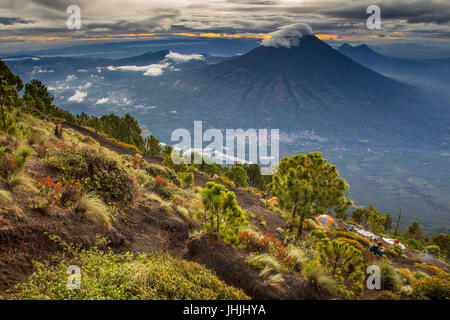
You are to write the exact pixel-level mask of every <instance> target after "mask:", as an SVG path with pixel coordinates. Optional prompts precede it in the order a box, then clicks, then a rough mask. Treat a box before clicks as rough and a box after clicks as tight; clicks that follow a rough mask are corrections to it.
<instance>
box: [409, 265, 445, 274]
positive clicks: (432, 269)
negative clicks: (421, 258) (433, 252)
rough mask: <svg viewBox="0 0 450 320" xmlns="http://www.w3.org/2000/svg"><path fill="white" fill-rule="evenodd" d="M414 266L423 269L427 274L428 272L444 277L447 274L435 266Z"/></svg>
mask: <svg viewBox="0 0 450 320" xmlns="http://www.w3.org/2000/svg"><path fill="white" fill-rule="evenodd" d="M414 266H416V267H418V268H421V269H423V270H425V271H428V272H430V273H431V274H433V275H438V276H445V275H448V274H449V273H448V272H447V271H446V270H444V269H441V268H439V267H437V266H435V265H433V264H427V263H414Z"/></svg>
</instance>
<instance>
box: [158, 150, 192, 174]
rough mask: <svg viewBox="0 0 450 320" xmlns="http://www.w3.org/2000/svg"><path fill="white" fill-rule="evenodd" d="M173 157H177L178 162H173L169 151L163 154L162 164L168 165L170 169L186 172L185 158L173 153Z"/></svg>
mask: <svg viewBox="0 0 450 320" xmlns="http://www.w3.org/2000/svg"><path fill="white" fill-rule="evenodd" d="M175 157H179V160H180V163H175V162H173V160H172V155H171V153H169V154H166V155H165V156H164V160H163V162H162V164H163V166H166V167H169V168H170V169H172V170H174V171H175V172H178V173H179V172H186V171H187V169H188V166H187V164H186V161H185V159H184V158H183V157H182V156H181V155H175Z"/></svg>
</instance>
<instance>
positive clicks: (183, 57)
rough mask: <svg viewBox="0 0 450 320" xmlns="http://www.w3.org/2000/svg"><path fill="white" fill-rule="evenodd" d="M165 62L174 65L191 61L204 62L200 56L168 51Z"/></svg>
mask: <svg viewBox="0 0 450 320" xmlns="http://www.w3.org/2000/svg"><path fill="white" fill-rule="evenodd" d="M166 59H167V60H171V61H173V62H175V63H184V62H188V61H191V60H204V59H205V57H204V56H203V55H201V54H182V53H177V52H172V51H170V52H169V53H168V54H167V55H166Z"/></svg>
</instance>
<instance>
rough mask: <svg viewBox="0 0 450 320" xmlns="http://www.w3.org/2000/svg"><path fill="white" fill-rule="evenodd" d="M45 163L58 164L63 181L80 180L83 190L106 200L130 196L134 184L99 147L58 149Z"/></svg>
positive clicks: (129, 197)
mask: <svg viewBox="0 0 450 320" xmlns="http://www.w3.org/2000/svg"><path fill="white" fill-rule="evenodd" d="M49 164H50V165H51V166H53V167H55V168H58V169H59V170H60V171H61V173H62V176H63V177H64V179H66V180H67V181H74V180H81V181H83V184H82V185H83V186H84V188H85V189H86V191H93V192H95V193H96V194H98V195H100V196H101V197H102V198H103V200H105V201H107V202H109V201H124V202H131V201H132V200H133V197H134V194H135V188H136V186H135V183H134V180H133V178H132V177H131V176H130V175H129V174H128V173H127V171H126V170H125V169H124V168H122V167H121V166H120V165H119V163H118V162H117V161H116V160H114V159H111V158H109V157H107V156H106V155H105V154H104V153H103V152H101V151H96V150H92V149H88V148H81V149H75V150H73V149H67V150H62V151H60V152H58V153H57V154H56V155H55V158H54V159H52V160H49Z"/></svg>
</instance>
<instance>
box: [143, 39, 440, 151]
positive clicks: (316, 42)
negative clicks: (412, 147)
mask: <svg viewBox="0 0 450 320" xmlns="http://www.w3.org/2000/svg"><path fill="white" fill-rule="evenodd" d="M152 81H153V83H146V84H142V85H145V90H146V91H147V92H149V94H150V95H151V97H152V101H154V102H155V103H157V104H159V105H170V107H171V108H172V107H173V108H175V109H176V110H177V118H178V119H182V120H184V121H186V122H188V121H192V120H203V121H206V122H208V123H210V124H211V125H213V126H215V127H219V128H220V127H231V128H235V127H243V128H255V127H272V128H274V127H275V128H281V129H289V130H290V129H294V130H300V129H301V130H315V131H316V132H320V134H321V135H325V136H330V135H333V136H340V137H342V138H344V139H354V138H355V136H358V137H364V139H366V138H368V139H371V140H373V141H377V140H378V141H379V140H380V139H382V140H384V139H386V136H389V137H390V139H391V141H393V140H396V139H398V140H399V142H400V140H402V137H403V138H405V139H404V140H405V141H409V143H411V141H414V143H417V142H420V141H423V142H425V141H428V142H429V141H430V139H431V140H433V139H434V140H433V141H436V140H435V139H436V135H435V133H436V130H437V131H439V130H440V129H442V130H444V129H445V128H437V126H434V124H435V123H436V121H435V120H436V119H437V117H438V114H439V112H437V110H438V109H439V108H437V109H436V110H434V109H433V108H432V107H431V106H430V104H432V103H431V102H430V100H427V98H425V97H424V95H423V93H422V92H420V90H418V89H416V88H414V87H412V86H409V85H406V84H403V83H401V82H398V81H396V80H393V79H391V78H388V77H385V76H383V75H381V74H379V73H377V72H374V71H372V70H370V69H368V68H366V67H364V66H362V65H360V64H359V63H357V62H355V61H354V60H352V59H350V58H349V57H347V56H345V55H344V54H342V53H340V52H339V51H337V50H335V49H333V48H332V47H331V46H329V45H328V44H326V43H325V42H323V41H321V40H320V39H318V38H317V37H316V36H314V35H306V36H303V37H302V38H301V40H300V41H299V43H298V45H296V46H292V47H290V48H287V47H267V46H260V47H257V48H255V49H253V50H252V51H250V52H248V53H247V54H245V55H242V56H237V57H235V58H233V59H230V60H227V61H224V62H221V63H217V64H214V65H209V66H206V67H201V68H197V69H194V70H189V71H186V72H178V73H173V74H171V75H169V76H167V77H166V78H165V80H164V81H159V80H158V81H159V83H154V80H152ZM425 108H427V112H426V116H425V115H424V112H423V111H424V109H425ZM435 111H436V112H435ZM430 128H432V130H431V129H430ZM437 134H438V135H439V133H437ZM412 137H414V139H411V138H412ZM392 139H393V140H392Z"/></svg>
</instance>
